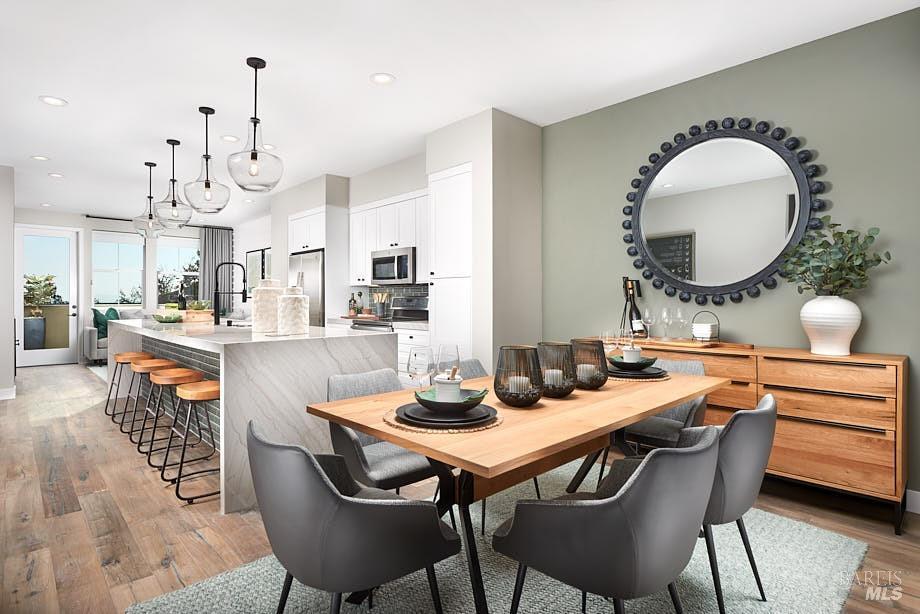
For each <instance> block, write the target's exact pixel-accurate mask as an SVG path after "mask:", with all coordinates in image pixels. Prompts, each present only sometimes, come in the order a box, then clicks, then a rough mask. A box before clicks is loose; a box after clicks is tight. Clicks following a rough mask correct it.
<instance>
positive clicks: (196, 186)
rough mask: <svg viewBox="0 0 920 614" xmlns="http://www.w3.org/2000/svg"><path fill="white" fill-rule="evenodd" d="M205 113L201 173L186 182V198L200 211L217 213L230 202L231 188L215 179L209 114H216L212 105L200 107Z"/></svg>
mask: <svg viewBox="0 0 920 614" xmlns="http://www.w3.org/2000/svg"><path fill="white" fill-rule="evenodd" d="M198 111H199V112H200V113H201V114H202V115H204V155H203V156H201V173H200V174H199V175H198V179H196V180H195V181H192V182H190V183H186V184H185V198H186V199H188V204H190V205H191V206H192V209H194V210H195V211H197V212H198V213H217V212H218V211H220V210H221V209H223V208H224V207H226V206H227V203H228V202H230V188H229V187H227V186H225V185H224V184H222V183H220V182H219V181H217V180H216V179H214V172H213V171H212V169H211V155H210V154H209V153H208V116H209V115H214V109H212V108H211V107H198Z"/></svg>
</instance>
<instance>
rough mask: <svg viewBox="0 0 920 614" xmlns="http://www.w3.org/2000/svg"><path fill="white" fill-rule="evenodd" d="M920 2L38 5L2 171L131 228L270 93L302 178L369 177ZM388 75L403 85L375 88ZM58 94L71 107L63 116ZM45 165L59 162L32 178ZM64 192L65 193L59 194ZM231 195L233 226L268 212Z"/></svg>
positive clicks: (1, 76) (268, 115) (2, 65)
mask: <svg viewBox="0 0 920 614" xmlns="http://www.w3.org/2000/svg"><path fill="white" fill-rule="evenodd" d="M918 4H920V0H874V1H872V2H846V3H843V2H839V0H806V1H803V0H736V1H734V2H731V1H729V0H697V1H695V2H686V1H685V0H659V1H653V2H637V1H631V2H627V1H620V0H571V1H558V0H504V1H495V0H453V1H443V0H427V1H423V0H414V1H413V0H387V1H380V0H363V1H359V0H336V1H335V2H329V1H325V2H319V1H317V0H274V1H272V2H256V1H253V0H246V1H240V0H220V1H218V0H207V1H205V0H196V1H195V2H189V1H187V0H184V1H180V0H158V1H157V2H146V3H141V2H136V1H134V2H131V1H126V0H93V1H92V2H74V1H73V0H31V1H27V2H22V1H20V2H15V3H11V4H9V5H8V6H6V7H5V8H4V15H3V18H2V20H0V57H2V58H3V60H2V62H0V83H2V94H0V112H2V117H3V119H2V120H0V121H2V124H0V134H2V136H0V164H7V165H12V166H14V167H15V168H16V198H17V205H18V206H22V207H30V208H38V207H39V204H40V203H42V202H48V203H51V204H52V205H53V208H52V209H49V210H51V211H70V212H79V213H93V214H97V215H109V216H117V217H133V216H135V215H137V214H139V213H140V212H141V210H142V209H143V207H144V203H145V198H144V197H145V195H146V187H147V186H146V168H145V167H144V166H143V162H144V161H145V160H154V161H156V162H158V163H159V164H160V167H159V168H157V169H156V171H157V172H156V175H155V188H154V196H155V197H156V200H159V199H160V198H162V196H163V194H164V193H165V188H166V180H167V167H168V153H169V151H168V147H167V145H166V144H165V139H166V138H170V137H173V138H177V139H180V140H181V141H182V142H183V145H182V146H181V147H180V148H179V156H178V159H177V174H178V178H179V180H180V182H183V183H184V182H186V181H190V180H192V179H194V178H195V177H196V176H197V174H198V156H200V154H201V153H202V147H203V143H202V141H203V126H202V120H201V116H200V114H199V113H198V112H197V108H198V107H199V106H201V105H208V106H212V107H214V108H215V109H216V110H217V114H216V115H215V116H214V118H213V120H214V121H213V122H212V152H213V153H214V154H215V158H216V159H217V162H218V165H219V166H218V167H219V169H220V176H221V178H222V180H223V181H224V182H225V183H229V178H227V175H226V168H225V166H224V160H225V156H226V154H229V153H230V152H232V151H235V149H234V147H239V145H236V146H233V145H228V144H225V143H222V142H220V141H219V140H218V138H217V137H218V136H219V135H221V134H228V133H229V134H234V135H237V136H239V137H241V138H243V137H244V136H245V134H244V130H245V128H246V120H247V118H248V117H249V115H250V113H251V96H252V92H251V88H252V74H251V70H249V69H248V68H247V67H246V66H245V64H244V59H245V58H246V57H247V56H249V55H258V56H260V57H263V58H265V59H266V60H267V61H268V68H267V69H266V70H265V71H263V72H262V73H260V90H261V95H260V102H259V115H260V116H261V118H262V120H263V129H264V132H263V134H264V138H265V142H268V143H273V144H275V145H276V146H277V150H276V153H277V154H279V155H280V156H281V157H282V159H283V160H284V163H285V169H286V170H285V175H284V178H283V180H282V182H281V184H280V186H279V188H276V190H277V189H283V188H285V187H289V186H291V185H294V184H296V183H299V182H301V181H304V180H307V179H310V178H312V177H315V176H317V175H319V174H321V173H334V174H338V175H345V176H352V175H355V174H358V173H361V172H364V171H366V170H369V169H371V168H374V167H376V166H380V165H382V164H386V163H388V162H391V161H394V160H398V159H401V158H403V157H406V156H409V155H413V154H416V153H419V152H421V151H423V148H424V135H425V134H427V133H429V132H431V131H433V130H435V129H437V128H439V127H441V126H444V125H446V124H449V123H451V122H453V121H456V120H458V119H461V118H463V117H467V116H469V115H472V114H474V113H477V112H479V111H481V110H483V109H486V108H488V107H496V108H499V109H502V110H504V111H507V112H508V113H511V114H513V115H517V116H520V117H522V118H524V119H527V120H530V121H532V122H535V123H537V124H541V125H545V124H548V123H553V122H556V121H559V120H562V119H565V118H568V117H572V116H575V115H579V114H581V113H584V112H587V111H590V110H593V109H597V108H600V107H604V106H607V105H610V104H613V103H616V102H619V101H622V100H625V99H628V98H632V97H635V96H637V95H641V94H643V93H646V92H650V91H654V90H657V89H660V88H662V87H666V86H669V85H673V84H675V83H679V82H682V81H686V80H688V79H691V78H694V77H697V76H700V75H704V74H707V73H710V72H713V71H716V70H720V69H722V68H726V67H729V66H733V65H736V64H739V63H741V62H745V61H748V60H752V59H755V58H758V57H762V56H764V55H767V54H770V53H773V52H776V51H779V50H782V49H786V48H788V47H792V46H795V45H798V44H801V43H804V42H807V41H811V40H814V39H818V38H821V37H824V36H827V35H829V34H833V33H835V32H839V31H841V30H845V29H848V28H852V27H855V26H858V25H860V24H863V23H867V22H870V21H874V20H876V19H880V18H882V17H886V16H889V15H892V14H895V13H899V12H902V11H905V10H908V9H911V8H914V7H916V6H918ZM373 72H390V73H393V74H395V75H396V76H397V77H398V80H397V81H396V83H394V84H392V85H389V86H376V85H373V84H371V83H370V82H369V80H368V76H369V75H370V73H373ZM43 94H50V95H54V96H60V97H63V98H66V99H67V100H69V101H70V105H69V106H67V107H64V108H53V107H50V106H47V105H45V104H42V103H41V102H39V101H38V96H39V95H43ZM34 154H43V155H47V156H49V157H50V158H51V161H50V162H37V161H33V160H30V159H29V156H31V155H34ZM48 172H61V173H63V174H64V175H65V178H64V179H62V180H60V179H58V180H56V179H52V178H49V177H48V176H47V173H48ZM244 197H245V196H244V195H243V193H242V192H241V191H240V190H238V189H237V188H235V187H234V191H233V196H232V199H231V204H230V205H229V207H228V209H227V210H226V211H224V212H223V213H221V214H220V215H219V216H216V217H214V216H212V217H210V218H206V219H202V217H201V216H196V217H197V221H198V222H199V223H201V222H212V223H219V224H228V225H233V224H236V223H238V222H239V221H241V220H243V219H248V218H251V217H254V216H255V215H257V214H259V213H262V212H264V211H265V210H266V207H267V203H268V197H266V196H262V197H256V198H257V199H258V201H259V202H258V203H256V204H255V205H248V204H244V203H243V202H242V199H243V198H244Z"/></svg>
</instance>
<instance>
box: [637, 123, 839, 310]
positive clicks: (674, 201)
mask: <svg viewBox="0 0 920 614" xmlns="http://www.w3.org/2000/svg"><path fill="white" fill-rule="evenodd" d="M688 133H689V134H684V133H682V132H678V133H677V134H675V135H674V140H673V142H672V141H665V142H664V143H662V144H661V146H660V147H659V151H656V152H653V153H651V154H649V156H648V161H649V164H647V165H646V164H643V165H642V166H640V167H639V175H641V177H636V178H635V179H633V180H632V182H631V185H632V187H633V188H634V189H635V190H636V191H635V192H630V193H629V194H627V195H626V200H627V201H629V204H628V205H626V206H625V207H623V214H624V215H625V216H626V217H627V219H626V220H624V221H623V229H624V230H626V234H624V235H623V241H624V242H625V243H626V244H627V248H626V253H627V254H629V255H630V256H631V257H632V258H633V266H635V267H636V268H637V269H644V270H642V277H643V278H644V279H646V280H650V281H651V284H652V286H653V287H654V288H657V289H659V290H664V292H665V293H666V294H667V295H668V296H677V297H678V298H680V300H682V301H684V302H686V301H690V300H692V299H693V295H694V294H695V295H696V303H697V304H698V305H705V304H706V303H707V302H709V301H710V300H712V302H713V304H715V305H722V304H724V302H725V300H726V298H727V299H730V300H731V301H732V302H734V303H738V302H741V300H742V299H743V298H744V297H743V295H742V292H745V293H746V294H747V296H750V297H752V298H755V297H757V296H759V295H760V287H759V286H761V285H762V286H763V287H764V288H767V289H772V288H775V287H776V286H777V279H776V277H775V275H776V273H777V270H778V269H779V266H780V264H782V262H783V258H784V254H785V252H786V250H787V249H788V248H790V247H791V246H793V245H795V244H796V243H798V242H799V241H801V239H802V237H803V236H804V235H805V232H806V231H807V230H808V229H817V228H820V227H821V225H822V222H821V220H820V219H819V218H817V217H813V216H814V215H815V214H816V212H819V211H822V210H823V209H824V208H825V207H826V204H825V202H824V201H823V200H821V199H820V198H817V197H816V196H817V195H819V194H821V193H822V192H823V191H824V189H825V184H824V182H822V181H819V180H817V179H815V177H817V176H818V175H820V174H821V172H822V169H821V168H820V167H819V166H818V165H815V164H811V163H810V162H811V160H812V156H813V155H814V154H813V152H812V151H811V150H808V149H799V146H800V144H801V141H800V139H799V138H798V137H795V136H787V134H786V130H785V129H783V128H780V127H774V128H772V129H771V126H770V124H769V123H768V122H766V121H759V122H757V123H756V124H755V123H754V122H753V120H751V119H749V118H746V117H745V118H741V119H740V120H738V122H737V125H736V123H735V120H734V118H731V117H726V118H725V119H723V120H722V121H721V122H716V121H715V120H709V121H708V122H706V125H705V128H703V127H700V126H697V125H694V126H690V129H689V130H688Z"/></svg>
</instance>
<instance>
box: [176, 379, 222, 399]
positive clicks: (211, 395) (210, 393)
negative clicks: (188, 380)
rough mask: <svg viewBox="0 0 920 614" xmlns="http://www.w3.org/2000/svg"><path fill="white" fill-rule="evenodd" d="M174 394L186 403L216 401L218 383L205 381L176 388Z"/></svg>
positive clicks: (218, 389)
mask: <svg viewBox="0 0 920 614" xmlns="http://www.w3.org/2000/svg"><path fill="white" fill-rule="evenodd" d="M176 394H177V395H178V396H179V398H180V399H184V400H186V401H216V400H217V399H219V398H220V382H218V381H215V380H205V381H202V382H195V383H193V384H182V385H180V386H176Z"/></svg>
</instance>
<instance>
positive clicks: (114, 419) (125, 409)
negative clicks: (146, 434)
mask: <svg viewBox="0 0 920 614" xmlns="http://www.w3.org/2000/svg"><path fill="white" fill-rule="evenodd" d="M135 375H137V373H135V372H134V371H131V379H130V380H128V391H127V393H125V405H124V407H122V410H121V413H120V414H119V413H118V399H115V403H114V404H113V405H112V422H113V423H114V424H117V425H118V428H119V429H121V425H122V424H124V422H125V414H126V413H127V412H128V403H129V402H130V401H131V390H132V389H134V376H135ZM119 383H120V377H119ZM115 394H118V392H117V391H116V393H115ZM119 416H121V419H120V420H119Z"/></svg>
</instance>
